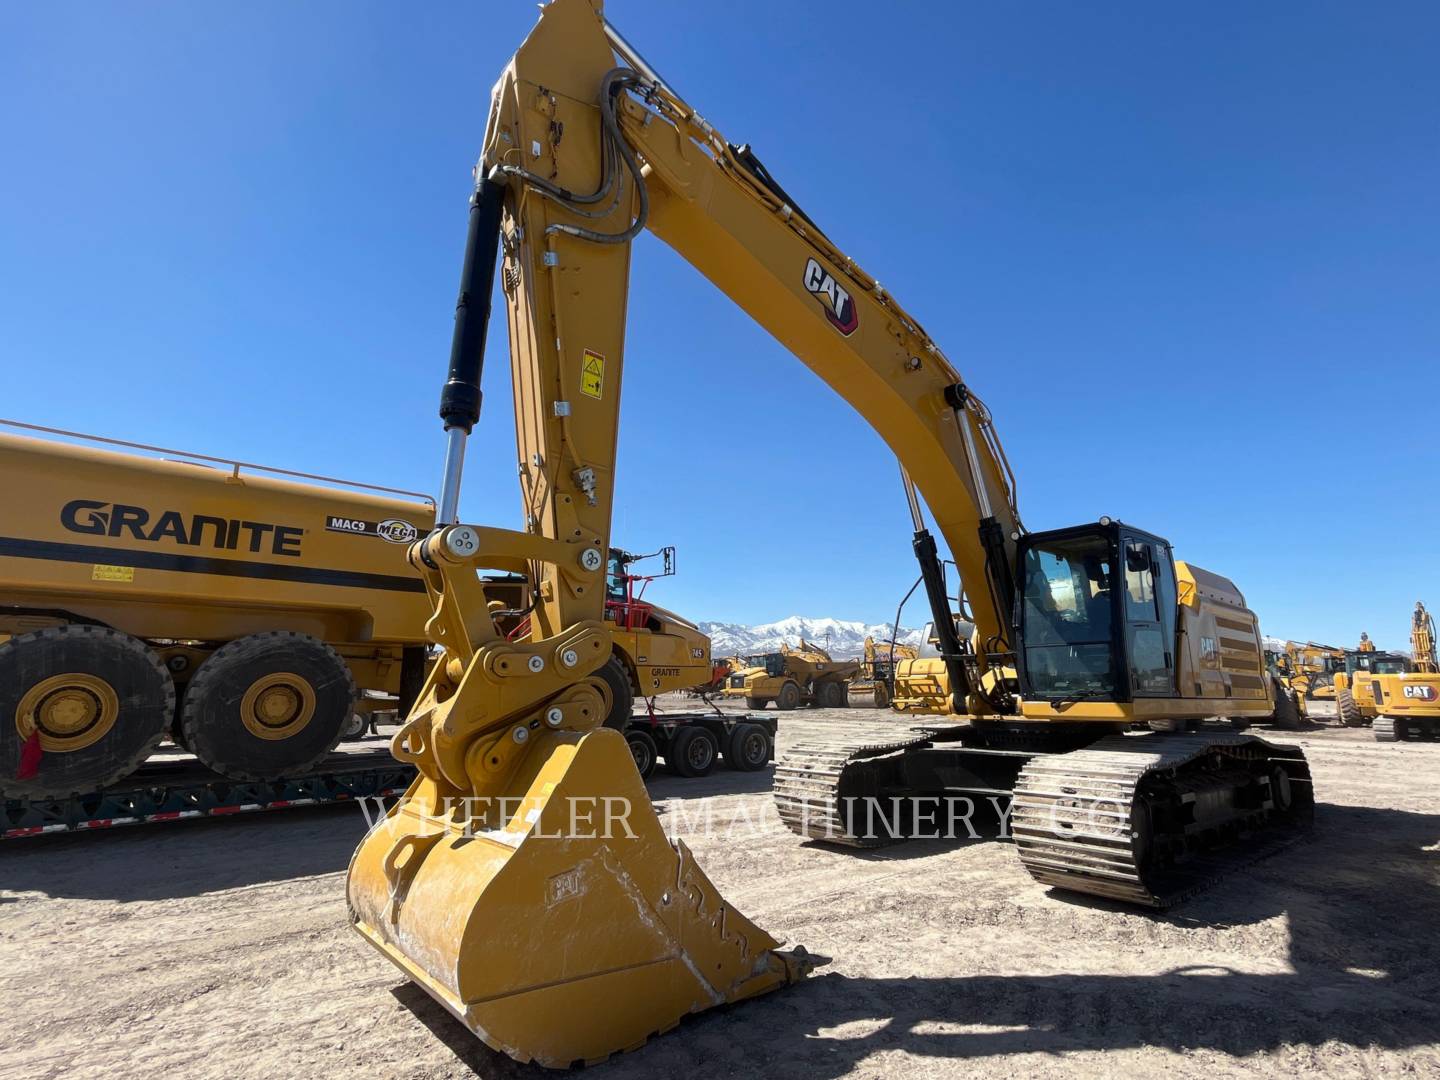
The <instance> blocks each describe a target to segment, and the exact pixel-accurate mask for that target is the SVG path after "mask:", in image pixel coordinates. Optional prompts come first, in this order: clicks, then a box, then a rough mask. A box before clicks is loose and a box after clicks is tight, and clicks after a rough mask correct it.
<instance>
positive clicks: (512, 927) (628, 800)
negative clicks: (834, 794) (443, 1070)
mask: <svg viewBox="0 0 1440 1080" xmlns="http://www.w3.org/2000/svg"><path fill="white" fill-rule="evenodd" d="M513 768H514V771H513V772H512V773H511V776H512V780H511V782H510V783H509V784H508V785H507V787H506V789H505V790H504V791H503V793H502V794H501V795H500V796H498V797H493V796H492V797H489V798H486V799H485V800H483V805H481V803H482V800H468V803H469V804H470V805H467V800H463V799H462V800H451V801H450V803H449V805H448V806H447V805H446V800H445V799H443V798H437V792H438V790H439V789H438V788H437V786H436V784H435V782H434V781H432V780H430V779H428V778H426V777H424V776H422V777H421V778H420V779H419V780H417V781H416V783H415V784H414V786H412V788H411V789H410V791H409V792H408V793H407V794H406V796H405V797H404V799H402V801H401V802H400V803H399V804H397V805H396V807H395V808H394V809H393V810H392V811H391V812H390V814H389V815H388V816H387V817H386V818H385V819H384V820H382V821H380V822H379V823H377V824H376V826H375V827H374V828H373V829H372V830H371V832H370V834H369V835H368V836H367V837H366V838H365V840H364V842H363V843H362V845H361V846H360V848H359V850H358V851H357V852H356V854H355V858H354V860H353V861H352V863H351V866H350V875H349V883H348V898H349V903H350V910H351V917H352V919H353V920H354V922H355V925H356V928H357V929H358V930H359V931H360V932H361V933H362V934H363V935H364V936H365V937H366V938H368V939H369V940H370V941H371V942H372V943H373V944H374V945H375V946H376V947H377V948H378V949H379V950H380V951H381V952H382V953H384V954H385V955H386V956H387V957H389V958H390V960H392V961H393V962H394V963H395V965H396V966H397V967H399V968H400V970H402V971H403V972H405V974H406V975H407V976H409V977H410V978H411V979H412V980H414V981H415V982H416V983H418V984H419V985H420V986H422V987H424V988H425V990H427V991H428V992H429V993H430V994H431V996H433V997H434V998H435V999H436V1000H437V1001H439V1002H440V1003H441V1004H442V1005H444V1006H445V1008H446V1009H448V1010H449V1011H450V1012H451V1013H453V1014H454V1015H455V1016H456V1017H458V1018H459V1019H460V1021H461V1022H462V1023H464V1024H465V1026H466V1027H468V1028H469V1029H470V1030H471V1031H472V1032H474V1033H475V1034H476V1035H477V1036H479V1037H480V1038H481V1039H483V1040H484V1041H485V1043H486V1044H488V1045H489V1046H490V1047H492V1048H493V1049H495V1050H498V1051H501V1052H503V1053H505V1054H508V1055H510V1056H511V1057H513V1058H515V1059H516V1060H517V1061H521V1062H527V1061H535V1062H538V1063H539V1064H541V1065H546V1066H550V1067H554V1068H561V1067H567V1066H570V1065H574V1064H577V1063H580V1062H586V1063H590V1062H595V1061H598V1060H602V1059H604V1058H605V1057H607V1056H608V1055H610V1054H612V1053H615V1052H617V1051H622V1050H630V1049H634V1048H636V1047H638V1046H640V1045H641V1044H643V1043H644V1042H645V1040H646V1039H647V1038H648V1037H649V1036H651V1035H653V1034H658V1033H660V1032H663V1031H666V1030H668V1029H669V1028H671V1027H674V1026H675V1024H677V1023H678V1022H679V1021H680V1020H681V1019H682V1018H683V1017H685V1016H686V1015H687V1014H689V1013H693V1012H699V1011H701V1010H703V1009H708V1008H710V1007H711V1006H714V1005H723V1004H727V1003H730V1002H736V1001H741V1000H744V999H745V998H749V997H754V996H755V995H757V994H762V993H765V992H766V991H768V990H773V989H776V988H777V987H780V986H783V985H785V984H786V983H788V982H791V981H793V980H796V979H799V978H802V977H803V976H804V975H805V974H806V973H807V972H808V971H809V969H810V967H811V966H812V963H813V961H812V959H811V958H810V957H808V956H807V955H806V954H805V952H804V950H803V949H797V950H795V951H794V952H793V953H781V952H778V951H776V947H777V942H776V941H775V939H774V938H772V937H771V936H770V935H769V934H767V933H765V932H764V931H763V930H761V929H759V928H758V927H757V926H755V925H754V924H753V923H751V922H750V921H749V920H748V919H746V918H745V917H744V916H743V915H741V914H740V913H739V912H738V911H736V910H735V909H734V908H732V907H731V906H730V905H728V904H727V903H725V901H724V900H722V899H721V898H720V895H719V893H718V892H717V891H716V890H715V887H714V886H713V885H712V884H711V883H710V881H709V880H708V879H707V878H706V876H705V874H704V873H703V872H702V871H701V870H700V868H699V867H698V866H697V865H696V863H695V860H694V858H693V857H692V856H691V854H690V852H689V850H688V849H687V848H686V847H685V845H684V844H683V843H681V842H680V841H678V840H675V841H672V840H671V839H669V838H668V837H667V836H666V834H665V832H664V830H663V828H662V826H661V823H660V819H659V818H658V817H657V816H656V814H655V811H654V809H653V807H652V806H651V805H650V801H649V798H648V796H647V795H646V792H645V788H644V785H643V784H642V783H641V780H640V777H639V774H638V773H637V772H636V770H635V766H634V763H633V759H632V757H631V754H630V750H629V748H628V746H627V745H626V743H625V740H624V738H623V737H622V736H621V735H620V734H619V733H618V732H615V731H612V730H609V729H604V728H601V729H598V730H594V731H590V732H587V733H584V734H577V733H573V732H558V731H545V730H544V729H543V728H542V729H541V730H540V732H538V733H536V734H535V736H534V737H533V738H530V739H528V740H526V742H525V745H524V747H523V750H521V751H520V760H519V761H518V762H515V763H513Z"/></svg>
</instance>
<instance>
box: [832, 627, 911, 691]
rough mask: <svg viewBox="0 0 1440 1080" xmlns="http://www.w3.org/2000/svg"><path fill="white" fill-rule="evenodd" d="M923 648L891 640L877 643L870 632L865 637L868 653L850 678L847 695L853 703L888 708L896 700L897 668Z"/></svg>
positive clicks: (866, 652)
mask: <svg viewBox="0 0 1440 1080" xmlns="http://www.w3.org/2000/svg"><path fill="white" fill-rule="evenodd" d="M919 653H920V650H919V649H918V648H916V647H915V646H914V645H907V644H905V643H903V642H899V641H895V640H893V639H892V640H890V641H882V642H880V643H879V644H878V645H877V644H876V643H875V639H874V638H873V637H870V636H869V635H867V636H866V638H865V655H864V657H863V658H862V659H861V668H860V671H859V673H858V674H857V675H856V676H855V677H854V678H853V679H851V680H850V686H849V690H848V697H849V701H850V704H851V705H870V704H873V705H874V707H875V708H877V709H888V708H890V703H891V702H892V701H893V700H894V699H895V670H896V667H897V666H898V665H900V664H903V663H904V662H905V661H907V660H914V659H915V657H916V656H918V655H919Z"/></svg>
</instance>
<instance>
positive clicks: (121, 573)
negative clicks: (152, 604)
mask: <svg viewBox="0 0 1440 1080" xmlns="http://www.w3.org/2000/svg"><path fill="white" fill-rule="evenodd" d="M90 580H91V581H134V580H135V568H134V567H133V566H106V565H105V564H104V563H96V564H95V565H94V567H93V568H92V569H91V571H90Z"/></svg>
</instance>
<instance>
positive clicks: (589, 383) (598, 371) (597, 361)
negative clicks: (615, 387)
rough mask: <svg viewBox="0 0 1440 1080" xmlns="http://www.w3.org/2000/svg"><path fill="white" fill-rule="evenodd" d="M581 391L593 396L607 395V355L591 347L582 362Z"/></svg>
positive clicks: (586, 351)
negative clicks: (594, 350) (604, 355)
mask: <svg viewBox="0 0 1440 1080" xmlns="http://www.w3.org/2000/svg"><path fill="white" fill-rule="evenodd" d="M580 392H581V393H582V394H585V395H586V396H588V397H593V398H599V397H603V396H604V395H605V357H603V356H601V355H600V354H599V353H598V352H592V351H591V350H589V349H586V350H585V355H584V357H583V359H582V361H581V364H580Z"/></svg>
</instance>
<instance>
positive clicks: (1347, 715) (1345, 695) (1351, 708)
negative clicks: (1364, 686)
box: [1335, 690, 1365, 727]
mask: <svg viewBox="0 0 1440 1080" xmlns="http://www.w3.org/2000/svg"><path fill="white" fill-rule="evenodd" d="M1335 714H1336V716H1338V717H1339V719H1340V723H1342V724H1344V725H1345V726H1346V727H1364V726H1365V714H1364V713H1362V712H1361V711H1360V706H1359V705H1357V704H1355V695H1354V694H1352V693H1350V691H1349V690H1337V691H1335Z"/></svg>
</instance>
